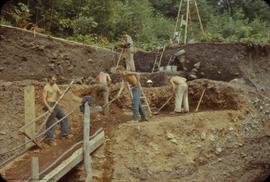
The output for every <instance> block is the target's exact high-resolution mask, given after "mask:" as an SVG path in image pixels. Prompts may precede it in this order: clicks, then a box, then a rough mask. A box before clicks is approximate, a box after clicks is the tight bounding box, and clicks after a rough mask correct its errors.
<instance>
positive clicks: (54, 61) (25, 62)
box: [0, 26, 115, 81]
mask: <svg viewBox="0 0 270 182" xmlns="http://www.w3.org/2000/svg"><path fill="white" fill-rule="evenodd" d="M0 47H1V48H0V77H1V79H3V80H9V81H14V80H24V79H32V80H33V79H35V80H44V77H46V76H48V75H51V74H57V75H59V77H60V78H62V79H63V80H66V79H71V78H74V77H75V78H81V77H84V78H88V77H89V76H94V75H97V73H98V72H100V71H102V70H109V68H110V67H111V66H112V65H114V55H115V54H114V53H112V52H111V51H110V50H108V49H103V48H97V47H91V46H87V45H83V44H79V43H73V42H68V41H66V40H60V39H56V38H53V37H50V36H47V35H42V34H36V35H34V34H33V33H32V32H29V31H25V30H22V29H17V28H11V27H6V26H1V27H0Z"/></svg>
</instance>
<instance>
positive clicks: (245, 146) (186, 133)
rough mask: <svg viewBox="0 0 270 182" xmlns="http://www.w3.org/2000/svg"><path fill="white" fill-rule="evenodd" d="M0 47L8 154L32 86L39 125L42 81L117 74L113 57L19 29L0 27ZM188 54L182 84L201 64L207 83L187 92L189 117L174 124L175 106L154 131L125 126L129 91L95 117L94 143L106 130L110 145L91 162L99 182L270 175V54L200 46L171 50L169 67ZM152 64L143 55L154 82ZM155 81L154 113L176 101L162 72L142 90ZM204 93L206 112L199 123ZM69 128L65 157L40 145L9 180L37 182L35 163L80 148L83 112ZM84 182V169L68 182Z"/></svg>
mask: <svg viewBox="0 0 270 182" xmlns="http://www.w3.org/2000/svg"><path fill="white" fill-rule="evenodd" d="M0 39H1V40H0V77H1V80H2V81H1V82H0V90H1V92H0V111H1V113H2V114H1V116H0V127H1V130H0V146H1V147H0V153H1V152H5V151H8V150H9V149H12V148H13V147H14V146H16V145H18V144H20V143H22V142H23V141H24V139H23V137H22V135H20V134H19V133H18V128H19V127H21V126H22V125H23V122H24V108H23V107H24V103H23V87H24V86H25V85H27V84H29V82H31V83H32V84H33V85H34V86H35V89H36V106H37V108H36V113H37V115H38V114H40V113H42V112H43V111H42V100H41V90H42V87H43V86H44V84H45V82H41V81H43V80H44V78H45V77H46V76H48V75H50V74H53V73H56V74H57V75H58V78H60V82H61V83H62V82H64V83H67V82H68V81H69V80H70V79H72V78H77V79H78V82H83V81H84V79H87V81H86V82H88V83H89V82H91V80H92V79H93V77H95V75H96V74H97V73H98V72H99V71H101V70H109V69H110V67H112V66H113V65H115V64H116V58H115V57H114V56H115V54H114V53H112V52H111V51H109V50H106V49H100V48H95V47H89V46H85V45H79V44H76V43H71V42H66V41H63V40H57V39H55V38H52V37H49V36H45V35H36V36H34V35H33V33H31V32H27V31H22V30H20V29H14V28H10V27H1V28H0ZM180 49H185V51H186V55H185V56H186V62H185V64H184V65H183V64H182V63H180V57H177V58H176V59H175V61H174V63H173V64H174V65H176V66H177V67H178V71H179V72H178V74H181V75H185V76H188V75H189V73H190V72H191V70H192V68H193V65H194V64H195V63H198V62H200V64H201V66H200V68H199V69H198V72H197V73H196V76H197V77H198V78H201V79H197V80H192V81H191V80H190V81H189V82H188V85H189V101H190V110H191V112H190V113H186V114H179V115H169V112H170V111H172V110H173V107H174V101H173V100H171V101H170V103H169V104H168V105H167V106H166V107H164V109H163V110H162V111H161V113H160V114H159V115H155V116H154V117H153V118H151V120H150V121H149V122H142V123H138V124H127V123H126V121H128V120H130V119H131V114H132V113H131V100H130V96H129V93H128V91H127V90H125V91H124V93H123V94H122V95H121V97H120V98H119V99H118V100H116V101H115V102H114V104H113V105H112V107H111V112H110V113H109V114H108V115H106V116H105V115H102V114H100V113H97V114H92V115H91V124H92V125H91V133H92V134H93V133H94V132H95V131H97V130H98V129H99V128H104V130H105V135H106V136H105V144H104V145H103V146H102V147H101V148H99V149H98V150H97V151H96V152H94V153H93V154H92V160H93V163H92V167H93V177H94V181H95V182H110V181H119V182H122V181H123V182H126V181H131V182H132V181H134V182H135V181H150V182H151V181H177V182H178V181H202V182H203V181H221V182H222V181H224V182H225V181H243V182H258V181H264V180H265V179H266V178H267V176H268V175H269V174H270V173H269V166H270V161H269V155H270V144H269V137H270V134H269V133H270V124H269V121H270V110H269V106H270V91H269V88H270V83H269V82H270V81H269V80H270V74H269V69H270V61H269V60H270V55H269V52H270V46H269V45H248V44H206V43H200V44H190V45H186V46H180V47H171V48H167V49H166V51H165V53H164V59H162V63H161V65H162V66H166V65H167V63H168V60H169V58H170V57H171V56H172V55H173V54H174V53H176V52H177V51H179V50H180ZM154 59H155V53H145V52H138V53H137V54H136V55H135V64H136V67H137V69H138V71H140V72H151V70H152V66H153V62H154ZM183 66H185V67H186V68H187V70H186V71H184V70H183V69H182V68H183ZM112 77H113V82H114V83H115V84H114V85H113V86H112V88H111V95H110V100H111V99H113V98H114V97H115V96H116V94H117V92H118V90H119V83H117V82H118V81H119V77H117V76H116V75H112ZM147 79H151V80H153V82H154V83H153V86H154V87H151V88H144V92H145V94H146V95H147V98H148V99H149V103H150V105H151V107H152V110H153V111H155V110H157V109H158V108H159V107H160V106H161V105H162V104H163V103H164V102H165V101H166V100H167V99H168V98H169V97H170V96H171V91H170V89H171V88H170V87H169V86H167V81H168V77H167V74H166V73H164V72H155V73H152V74H150V73H143V76H142V85H143V86H147V85H146V80H147ZM29 80H34V81H29ZM213 80H215V81H213ZM224 81H226V82H224ZM86 82H85V83H86ZM61 88H62V89H64V88H66V85H61ZM204 89H205V95H204V97H203V99H202V103H201V105H200V109H199V112H197V113H195V112H194V110H195V108H196V106H197V103H198V100H199V98H200V97H201V94H202V92H203V90H204ZM94 92H95V88H94V86H88V85H74V86H73V87H72V89H71V92H69V94H68V95H67V96H66V97H65V98H64V99H63V101H62V102H61V105H62V106H63V107H64V109H65V110H66V111H70V110H72V108H73V107H74V106H76V104H79V102H80V100H81V97H82V96H85V95H94ZM95 103H96V104H97V103H99V102H98V101H95ZM69 121H70V125H71V132H72V134H73V135H74V137H73V138H72V139H70V140H61V139H60V138H59V137H57V147H49V146H47V145H45V144H43V143H41V145H42V147H43V148H42V149H33V150H31V151H29V152H27V154H25V155H24V156H23V157H22V158H21V159H20V160H18V161H16V162H15V163H14V164H13V165H11V166H9V167H8V168H5V170H3V169H1V176H3V177H4V178H6V179H9V181H12V180H11V179H17V180H19V181H21V180H22V179H24V178H27V177H29V175H30V171H29V169H30V158H31V156H39V157H40V160H41V169H44V168H45V167H46V166H48V165H49V163H51V162H52V161H53V160H54V159H55V158H57V156H59V155H60V154H61V153H63V152H64V151H65V150H67V149H68V148H69V147H70V146H71V145H73V144H74V143H76V142H78V141H79V140H81V138H82V135H81V133H82V114H81V113H80V112H79V111H76V112H75V113H74V114H73V115H72V117H69ZM59 134H60V133H59V128H57V136H59ZM84 177H85V174H84V170H83V164H80V165H79V166H78V167H77V168H75V169H73V170H72V171H71V172H70V173H69V174H67V175H66V176H65V177H64V178H63V179H61V180H60V181H65V182H66V181H71V182H74V181H84Z"/></svg>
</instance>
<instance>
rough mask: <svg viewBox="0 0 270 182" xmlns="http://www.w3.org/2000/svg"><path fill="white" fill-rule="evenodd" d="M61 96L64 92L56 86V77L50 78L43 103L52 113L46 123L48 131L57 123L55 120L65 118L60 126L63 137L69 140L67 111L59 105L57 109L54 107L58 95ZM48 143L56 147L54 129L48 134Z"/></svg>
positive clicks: (44, 92) (44, 91)
mask: <svg viewBox="0 0 270 182" xmlns="http://www.w3.org/2000/svg"><path fill="white" fill-rule="evenodd" d="M61 94H62V92H61V90H60V89H59V87H58V85H57V84H56V77H55V76H51V77H49V78H48V83H47V84H46V85H45V87H44V90H43V102H44V105H45V107H46V110H48V111H49V112H50V116H49V118H48V120H47V123H46V129H48V128H49V127H50V126H51V125H52V124H53V123H54V122H55V118H57V119H62V118H64V117H65V118H64V119H63V120H62V121H61V122H60V126H61V133H62V136H63V137H65V138H68V137H69V129H68V119H67V117H66V113H65V111H64V110H63V109H62V108H61V107H60V106H59V105H56V107H55V108H54V109H53V106H54V105H55V103H56V101H57V98H58V95H61ZM46 141H47V142H48V144H51V145H56V143H55V140H54V127H52V128H51V129H49V130H48V131H47V132H46Z"/></svg>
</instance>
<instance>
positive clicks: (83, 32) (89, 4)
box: [1, 0, 270, 48]
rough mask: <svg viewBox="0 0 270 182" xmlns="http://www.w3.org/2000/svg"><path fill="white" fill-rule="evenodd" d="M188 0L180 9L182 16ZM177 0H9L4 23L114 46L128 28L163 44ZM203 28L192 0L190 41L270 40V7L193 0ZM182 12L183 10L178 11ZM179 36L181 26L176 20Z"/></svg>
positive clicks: (248, 0) (139, 40) (256, 2)
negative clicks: (202, 26)
mask: <svg viewBox="0 0 270 182" xmlns="http://www.w3.org/2000/svg"><path fill="white" fill-rule="evenodd" d="M186 1H187V0H183V4H182V12H181V15H183V17H184V18H185V14H186V12H185V9H186ZM179 2H180V0H102V1H100V0H11V1H8V2H7V3H6V4H5V6H4V8H3V10H2V20H1V21H2V23H4V24H11V25H14V26H18V27H22V28H27V29H32V30H33V29H35V30H36V31H39V32H46V33H49V34H52V35H55V36H59V37H65V38H68V39H72V40H76V41H80V42H85V43H87V44H99V45H102V46H107V47H110V46H113V44H114V43H115V42H116V41H119V39H120V38H121V32H122V31H124V30H125V31H127V32H129V33H130V34H131V35H132V37H133V38H134V40H135V41H136V46H137V47H141V48H150V47H151V48H154V47H160V46H162V45H164V44H167V43H168V42H169V40H170V38H171V37H172V35H173V32H174V26H175V21H176V17H177V12H178V6H179ZM197 2H198V6H199V10H200V15H201V17H202V23H203V25H204V29H205V32H206V33H205V34H202V32H201V30H200V26H199V22H198V16H197V12H196V9H195V6H194V3H191V4H190V19H189V22H190V23H189V27H188V29H189V33H188V39H189V41H195V42H197V41H222V42H239V41H240V42H256V43H263V42H269V40H270V38H269V36H270V35H269V34H270V7H269V6H268V5H267V4H266V3H265V2H264V1H261V0H197ZM180 17H181V16H180ZM177 30H178V31H181V32H182V34H181V37H182V38H183V32H184V27H179V26H178V29H177Z"/></svg>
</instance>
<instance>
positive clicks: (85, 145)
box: [83, 102, 92, 182]
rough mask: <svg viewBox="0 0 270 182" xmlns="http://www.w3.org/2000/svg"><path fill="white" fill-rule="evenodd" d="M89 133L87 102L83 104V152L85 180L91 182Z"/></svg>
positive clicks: (88, 108)
mask: <svg viewBox="0 0 270 182" xmlns="http://www.w3.org/2000/svg"><path fill="white" fill-rule="evenodd" d="M89 135H90V107H89V105H88V102H86V103H85V104H84V119H83V152H84V168H85V172H86V182H92V166H91V157H90V148H89Z"/></svg>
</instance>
